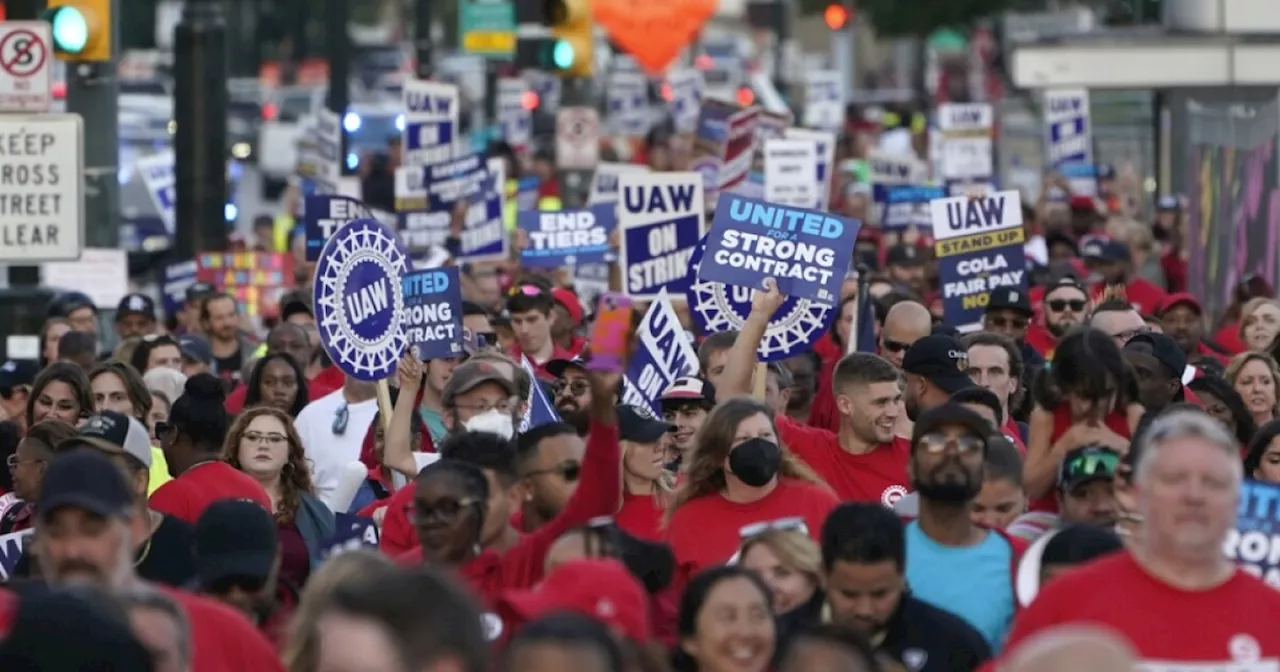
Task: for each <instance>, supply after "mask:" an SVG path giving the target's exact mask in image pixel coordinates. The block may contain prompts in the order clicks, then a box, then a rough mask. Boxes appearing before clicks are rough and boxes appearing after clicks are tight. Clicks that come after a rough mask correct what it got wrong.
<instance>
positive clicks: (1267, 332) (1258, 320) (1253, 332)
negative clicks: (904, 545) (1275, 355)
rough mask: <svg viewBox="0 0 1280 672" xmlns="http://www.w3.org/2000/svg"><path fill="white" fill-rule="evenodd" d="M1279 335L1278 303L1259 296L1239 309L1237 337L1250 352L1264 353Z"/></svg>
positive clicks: (1279, 308)
mask: <svg viewBox="0 0 1280 672" xmlns="http://www.w3.org/2000/svg"><path fill="white" fill-rule="evenodd" d="M1277 334H1280V301H1277V300H1275V299H1272V298H1269V297H1264V296H1260V297H1257V298H1254V299H1249V301H1248V302H1247V303H1245V304H1244V307H1243V308H1241V309H1240V331H1239V336H1240V340H1241V342H1243V343H1244V344H1245V345H1246V346H1247V347H1248V348H1249V349H1250V350H1257V351H1260V352H1262V351H1266V350H1267V349H1268V348H1270V347H1271V344H1272V343H1274V342H1275V340H1276V335H1277Z"/></svg>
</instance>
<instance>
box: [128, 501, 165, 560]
mask: <svg viewBox="0 0 1280 672" xmlns="http://www.w3.org/2000/svg"><path fill="white" fill-rule="evenodd" d="M147 519H148V521H147V522H148V523H149V524H150V525H149V527H150V528H151V529H150V532H149V533H148V534H147V543H145V544H143V545H142V550H141V551H138V557H137V558H135V559H134V561H133V566H134V567H138V566H140V565H142V563H144V562H146V560H147V556H148V555H150V554H151V540H152V539H154V538H155V534H156V529H157V528H159V527H160V523H163V522H164V514H157V513H156V512H155V511H147Z"/></svg>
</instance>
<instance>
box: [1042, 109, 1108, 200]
mask: <svg viewBox="0 0 1280 672" xmlns="http://www.w3.org/2000/svg"><path fill="white" fill-rule="evenodd" d="M1044 125H1045V129H1044V132H1045V156H1046V157H1047V158H1048V162H1047V163H1048V164H1049V165H1050V166H1052V167H1053V169H1054V170H1056V171H1058V172H1059V173H1062V175H1063V177H1066V178H1067V180H1068V182H1069V183H1070V185H1071V191H1072V193H1075V194H1080V195H1083V196H1096V195H1097V194H1098V180H1097V172H1096V169H1095V168H1094V162H1093V128H1092V125H1091V124H1090V121H1089V91H1088V90H1087V89H1050V90H1048V91H1045V93H1044Z"/></svg>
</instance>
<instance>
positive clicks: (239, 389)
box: [223, 369, 343, 415]
mask: <svg viewBox="0 0 1280 672" xmlns="http://www.w3.org/2000/svg"><path fill="white" fill-rule="evenodd" d="M325 371H328V369H325ZM339 373H341V371H339ZM333 378H334V376H331V375H325V373H324V371H321V372H320V374H319V375H317V376H316V377H315V378H312V379H311V380H308V381H307V399H308V400H311V399H320V398H322V397H327V396H329V393H330V392H336V391H337V390H338V389H340V388H341V387H342V382H343V381H342V378H341V377H339V378H338V379H337V381H336V382H335V381H334V380H333ZM248 382H249V381H247V380H246V381H245V382H244V383H240V384H238V385H236V389H234V390H231V394H230V395H228V396H227V402H226V403H225V404H223V407H224V408H226V409H227V413H230V414H231V415H240V411H243V410H244V398H245V397H247V396H248V395H249V386H248V385H247V383H248Z"/></svg>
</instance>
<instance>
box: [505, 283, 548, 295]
mask: <svg viewBox="0 0 1280 672" xmlns="http://www.w3.org/2000/svg"><path fill="white" fill-rule="evenodd" d="M542 293H543V292H542V288H541V287H539V286H537V285H517V286H515V287H512V288H511V291H510V292H509V294H510V295H511V296H515V295H517V294H523V295H525V296H539V295H541V294H542Z"/></svg>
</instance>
